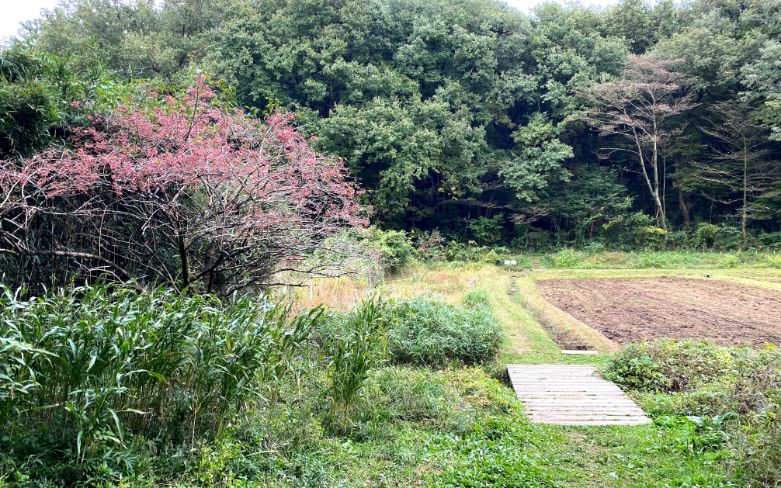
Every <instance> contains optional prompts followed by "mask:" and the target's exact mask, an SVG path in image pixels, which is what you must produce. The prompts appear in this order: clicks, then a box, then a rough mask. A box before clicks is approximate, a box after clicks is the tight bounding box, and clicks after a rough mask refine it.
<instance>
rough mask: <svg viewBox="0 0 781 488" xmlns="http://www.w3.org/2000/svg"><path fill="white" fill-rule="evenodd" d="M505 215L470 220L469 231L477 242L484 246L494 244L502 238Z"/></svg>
mask: <svg viewBox="0 0 781 488" xmlns="http://www.w3.org/2000/svg"><path fill="white" fill-rule="evenodd" d="M503 226H504V215H502V214H497V215H494V216H493V217H478V218H476V219H472V220H470V221H469V224H468V227H469V233H470V234H471V235H472V238H473V239H474V241H475V242H477V243H478V244H480V245H483V246H493V245H496V244H497V243H499V241H500V240H501V239H502V230H503V229H502V228H503Z"/></svg>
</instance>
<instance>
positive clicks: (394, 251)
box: [369, 228, 415, 273]
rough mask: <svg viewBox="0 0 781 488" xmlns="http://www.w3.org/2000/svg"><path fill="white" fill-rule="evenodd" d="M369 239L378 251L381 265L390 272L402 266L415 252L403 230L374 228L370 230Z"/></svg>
mask: <svg viewBox="0 0 781 488" xmlns="http://www.w3.org/2000/svg"><path fill="white" fill-rule="evenodd" d="M369 240H370V242H371V243H372V244H373V245H374V246H376V248H377V250H378V251H379V253H380V260H381V262H382V266H383V267H384V268H385V269H387V270H388V271H390V272H392V273H395V272H397V271H399V270H401V269H402V268H404V266H406V265H407V264H408V263H409V261H410V259H412V257H413V255H414V252H415V249H414V248H413V247H412V241H411V240H410V238H409V236H407V233H406V232H404V231H403V230H380V229H376V228H374V229H371V231H370V238H369Z"/></svg>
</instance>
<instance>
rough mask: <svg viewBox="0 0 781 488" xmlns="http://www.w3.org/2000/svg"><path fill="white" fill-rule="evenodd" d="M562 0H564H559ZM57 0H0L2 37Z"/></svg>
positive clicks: (600, 0) (525, 1)
mask: <svg viewBox="0 0 781 488" xmlns="http://www.w3.org/2000/svg"><path fill="white" fill-rule="evenodd" d="M505 1H506V2H507V3H508V4H510V5H512V6H514V7H516V8H518V9H519V10H521V11H523V12H528V11H529V10H531V8H532V7H534V6H535V5H537V4H538V3H541V0H505ZM557 1H560V2H561V1H562V0H557ZM617 1H618V0H581V3H582V4H584V5H597V6H605V5H612V4H614V3H617ZM562 3H563V2H562ZM55 5H57V0H0V39H5V38H7V37H10V36H13V35H16V34H17V32H18V30H19V27H20V25H19V24H20V23H21V22H23V21H25V20H30V19H33V18H35V17H37V16H38V14H39V13H40V11H41V9H43V8H52V7H54V6H55Z"/></svg>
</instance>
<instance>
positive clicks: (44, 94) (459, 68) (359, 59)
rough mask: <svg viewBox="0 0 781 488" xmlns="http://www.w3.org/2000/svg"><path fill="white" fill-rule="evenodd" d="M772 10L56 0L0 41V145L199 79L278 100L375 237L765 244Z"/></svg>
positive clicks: (774, 233) (60, 130) (274, 103)
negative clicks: (331, 161) (348, 181)
mask: <svg viewBox="0 0 781 488" xmlns="http://www.w3.org/2000/svg"><path fill="white" fill-rule="evenodd" d="M779 19H781V2H779V1H777V0H696V1H693V2H690V3H685V4H677V3H674V2H671V1H662V2H659V3H656V4H649V3H645V2H642V1H640V0H626V1H624V2H621V3H620V4H618V5H616V6H613V7H610V8H607V9H605V10H596V9H587V8H583V7H579V6H576V5H575V6H568V7H563V6H560V5H558V4H555V3H551V4H544V5H541V6H539V7H537V8H536V9H535V10H534V11H533V12H532V13H531V14H530V15H525V14H523V13H521V12H519V11H517V10H515V9H513V8H511V7H508V6H506V5H504V4H503V3H502V2H500V1H496V0H433V1H431V0H297V1H284V0H222V1H219V2H210V1H205V0H179V1H165V2H157V3H155V2H152V1H151V0H136V1H119V0H75V1H67V2H63V3H62V4H61V5H60V6H59V7H57V8H56V9H54V10H52V11H49V12H45V13H44V15H43V16H42V17H41V18H40V19H38V20H35V21H32V22H30V23H28V24H27V25H26V29H25V32H26V33H27V34H26V35H25V36H24V38H23V39H21V40H19V41H17V42H15V43H13V44H12V45H11V46H9V47H8V48H7V49H6V50H5V51H4V52H3V54H2V60H1V61H0V62H1V63H2V81H1V82H0V83H1V85H0V86H1V87H2V88H1V89H0V105H2V112H3V120H2V122H0V157H2V158H13V157H16V156H19V155H29V154H30V153H31V152H33V151H35V150H38V149H40V148H41V147H44V146H46V145H48V144H56V142H55V141H53V139H57V138H58V137H61V136H63V134H64V133H65V132H66V129H67V127H68V126H71V125H73V124H82V123H84V120H85V118H88V117H89V114H90V112H91V111H92V112H95V111H107V110H111V107H113V106H114V105H116V104H117V103H118V101H119V100H122V99H123V97H126V96H127V94H128V93H129V92H132V87H133V86H137V85H138V84H139V83H142V82H145V83H150V81H149V80H151V83H154V84H155V86H157V87H159V89H160V90H163V91H166V90H168V91H173V90H175V87H177V86H183V85H186V84H187V83H190V82H191V80H192V78H193V76H194V72H202V73H205V74H207V76H208V79H209V82H210V83H212V84H213V85H215V86H217V87H219V88H221V90H220V93H221V99H222V100H223V102H224V103H226V104H235V105H238V106H240V107H244V108H246V109H248V110H249V111H250V112H251V113H254V114H256V115H258V116H263V115H264V114H265V115H268V114H272V113H274V112H280V111H282V112H287V111H290V112H294V113H295V114H296V119H295V124H296V126H297V127H298V128H299V130H300V131H302V132H304V133H306V134H308V135H312V136H316V138H317V140H316V141H317V142H316V147H317V149H318V150H319V151H321V152H323V153H327V154H331V155H336V156H339V157H341V158H343V159H344V161H345V163H346V165H347V167H348V169H349V172H350V174H351V175H352V178H354V179H355V180H356V181H357V183H358V184H359V185H360V187H361V188H362V189H363V190H364V193H363V196H362V199H363V201H364V202H365V203H367V204H369V205H370V206H371V210H372V213H371V219H372V221H373V222H374V223H376V224H378V225H380V226H382V227H385V228H391V229H404V230H408V231H413V230H414V231H434V230H437V231H439V232H440V233H441V234H443V235H445V236H447V237H452V238H454V239H458V240H463V241H466V240H474V241H476V242H477V243H479V244H488V245H496V244H504V245H512V246H513V247H524V246H530V247H534V246H547V245H555V244H559V245H560V244H569V245H580V244H583V243H587V242H591V241H601V242H603V243H605V244H606V245H608V246H611V247H619V246H625V247H632V246H637V245H644V244H646V243H647V242H649V241H654V240H657V241H658V240H660V239H661V240H663V241H666V242H668V243H670V244H669V245H680V246H684V245H686V244H687V243H688V242H691V236H692V235H695V234H697V232H699V234H698V236H699V237H698V238H699V241H698V242H700V241H702V240H706V241H709V242H710V241H714V240H715V241H718V242H720V243H721V244H722V245H724V246H725V247H735V248H737V247H747V246H759V245H770V244H774V243H775V242H776V241H778V240H779V237H778V235H779V234H778V232H779V231H781V224H780V222H781V219H779V216H781V162H779V161H780V160H781V65H780V64H779V59H781V37H780V35H781V22H780V21H779ZM698 229H699V230H698ZM687 232H688V233H687ZM662 236H663V237H662Z"/></svg>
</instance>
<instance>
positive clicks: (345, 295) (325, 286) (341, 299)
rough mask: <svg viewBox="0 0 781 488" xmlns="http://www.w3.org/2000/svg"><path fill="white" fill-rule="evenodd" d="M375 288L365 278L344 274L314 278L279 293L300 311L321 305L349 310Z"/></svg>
mask: <svg viewBox="0 0 781 488" xmlns="http://www.w3.org/2000/svg"><path fill="white" fill-rule="evenodd" d="M373 290H374V287H373V286H372V285H371V283H369V281H367V280H365V279H360V278H353V277H346V276H342V277H339V278H314V279H312V280H310V281H309V282H308V283H306V285H305V286H300V287H289V288H287V289H282V290H280V291H279V293H280V294H281V296H282V297H283V299H285V300H288V301H291V302H292V303H293V310H294V311H296V312H300V311H303V310H310V309H312V308H315V307H317V306H320V305H324V306H325V307H327V308H330V309H334V310H349V309H352V308H354V307H355V305H357V304H358V303H359V302H360V301H361V300H362V299H364V298H366V297H367V296H369V295H370V294H371V293H372V291H373Z"/></svg>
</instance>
